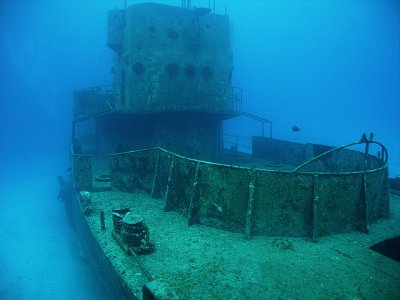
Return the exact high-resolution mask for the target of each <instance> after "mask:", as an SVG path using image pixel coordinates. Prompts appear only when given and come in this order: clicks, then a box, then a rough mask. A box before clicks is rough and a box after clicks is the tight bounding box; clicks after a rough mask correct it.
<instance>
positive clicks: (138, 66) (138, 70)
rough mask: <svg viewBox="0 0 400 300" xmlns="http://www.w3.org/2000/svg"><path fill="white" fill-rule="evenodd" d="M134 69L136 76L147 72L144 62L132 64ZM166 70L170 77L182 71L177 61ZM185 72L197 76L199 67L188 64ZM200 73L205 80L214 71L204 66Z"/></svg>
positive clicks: (174, 76)
mask: <svg viewBox="0 0 400 300" xmlns="http://www.w3.org/2000/svg"><path fill="white" fill-rule="evenodd" d="M132 71H133V72H134V73H135V75H136V76H141V75H143V74H144V72H145V67H144V65H143V64H142V63H140V62H136V63H134V64H133V65H132ZM165 71H166V72H167V74H168V76H169V77H170V78H176V77H177V76H178V75H179V73H180V67H179V65H177V64H176V63H170V64H169V65H167V66H166V67H165ZM183 72H184V73H185V76H186V77H187V78H189V79H194V78H196V75H197V69H196V67H195V66H193V65H187V66H186V67H185V68H184V70H183ZM200 74H201V76H202V77H203V78H204V79H205V80H210V79H211V78H212V76H213V74H214V72H213V70H212V69H211V68H210V67H203V68H202V69H201V71H200Z"/></svg>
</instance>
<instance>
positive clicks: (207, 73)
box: [201, 67, 213, 80]
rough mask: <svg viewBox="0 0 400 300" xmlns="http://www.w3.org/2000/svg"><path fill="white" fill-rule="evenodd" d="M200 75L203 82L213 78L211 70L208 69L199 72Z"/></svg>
mask: <svg viewBox="0 0 400 300" xmlns="http://www.w3.org/2000/svg"><path fill="white" fill-rule="evenodd" d="M201 75H202V76H203V78H204V79H205V80H210V79H211V77H212V76H213V70H212V69H211V68H210V67H204V68H203V69H202V70H201Z"/></svg>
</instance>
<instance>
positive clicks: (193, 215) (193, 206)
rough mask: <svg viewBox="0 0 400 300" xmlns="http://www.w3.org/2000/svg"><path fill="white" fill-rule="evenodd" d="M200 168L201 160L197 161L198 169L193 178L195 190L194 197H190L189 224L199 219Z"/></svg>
mask: <svg viewBox="0 0 400 300" xmlns="http://www.w3.org/2000/svg"><path fill="white" fill-rule="evenodd" d="M199 168H200V162H199V161H197V162H196V171H195V173H194V179H193V191H192V197H191V198H190V204H189V217H188V225H189V226H190V225H193V224H194V223H196V221H197V212H198V211H199V207H200V203H199V202H200V185H199Z"/></svg>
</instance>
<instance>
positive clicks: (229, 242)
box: [86, 190, 400, 299]
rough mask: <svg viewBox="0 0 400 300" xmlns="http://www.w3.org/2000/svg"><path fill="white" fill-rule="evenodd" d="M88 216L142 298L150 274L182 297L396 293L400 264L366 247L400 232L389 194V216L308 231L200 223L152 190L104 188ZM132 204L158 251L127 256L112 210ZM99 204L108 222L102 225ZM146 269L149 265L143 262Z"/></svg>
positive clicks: (399, 216)
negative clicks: (326, 232)
mask: <svg viewBox="0 0 400 300" xmlns="http://www.w3.org/2000/svg"><path fill="white" fill-rule="evenodd" d="M91 198H92V212H91V214H90V215H89V216H87V217H86V218H87V222H88V224H89V226H90V227H91V229H92V232H93V234H94V236H95V238H96V240H97V241H98V243H99V244H100V246H101V247H102V249H103V251H104V253H105V255H106V256H107V257H108V259H109V260H110V261H111V262H112V264H113V266H114V268H115V269H116V271H117V273H118V274H119V276H121V278H122V280H123V281H124V283H125V284H126V285H127V286H128V288H129V289H130V290H132V291H133V292H134V294H135V295H136V297H138V298H139V299H140V298H141V297H142V291H141V288H142V286H143V284H145V283H146V282H148V281H149V279H148V277H147V276H146V272H147V273H150V274H151V276H152V277H153V279H154V280H155V281H156V282H162V283H165V284H166V285H168V286H169V287H170V288H171V290H173V291H175V292H176V294H177V295H178V296H179V298H180V299H266V298H304V299H321V298H325V299H327V298H336V299H350V298H351V299H375V298H376V297H377V296H378V295H379V297H380V298H382V299H398V297H399V295H400V263H399V262H397V261H395V260H392V259H390V258H388V257H386V256H384V255H381V254H380V253H377V252H375V251H373V250H371V249H369V248H370V247H371V246H372V245H374V244H375V243H378V242H381V241H383V240H385V239H388V238H392V237H395V236H397V235H399V232H400V196H396V195H391V218H390V219H389V220H381V221H379V222H376V223H374V224H372V225H370V233H369V234H364V233H360V232H350V233H345V234H339V235H333V236H326V237H322V238H320V239H319V241H318V242H317V243H314V242H311V240H310V238H287V237H284V238H282V237H266V236H252V237H251V239H250V240H246V239H245V238H244V235H243V234H240V233H234V232H228V231H223V230H220V229H216V228H212V227H208V226H205V225H200V224H195V225H193V226H188V225H187V222H188V221H187V219H186V218H185V217H183V216H182V215H180V214H179V213H177V212H175V211H170V212H165V211H164V201H163V200H162V199H152V198H151V197H150V196H148V195H147V194H141V193H137V194H136V193H135V194H133V193H124V192H117V191H110V190H108V191H99V192H94V193H92V195H91ZM120 208H130V209H131V211H132V212H133V213H135V214H138V215H140V216H141V217H143V219H144V222H145V223H146V224H147V225H148V227H149V231H150V240H151V241H152V242H153V243H154V244H155V251H154V252H153V253H151V254H148V255H142V256H137V257H136V256H128V255H127V254H126V253H125V252H124V251H123V248H121V247H120V246H119V244H118V243H117V241H116V239H115V238H114V237H113V225H112V210H113V209H120ZM100 211H104V212H105V225H106V229H105V230H101V225H100V217H99V216H100ZM143 268H144V269H145V270H144V269H143Z"/></svg>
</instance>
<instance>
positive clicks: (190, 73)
mask: <svg viewBox="0 0 400 300" xmlns="http://www.w3.org/2000/svg"><path fill="white" fill-rule="evenodd" d="M185 75H186V77H187V78H189V79H193V78H195V77H196V68H195V66H193V65H187V66H186V68H185Z"/></svg>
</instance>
